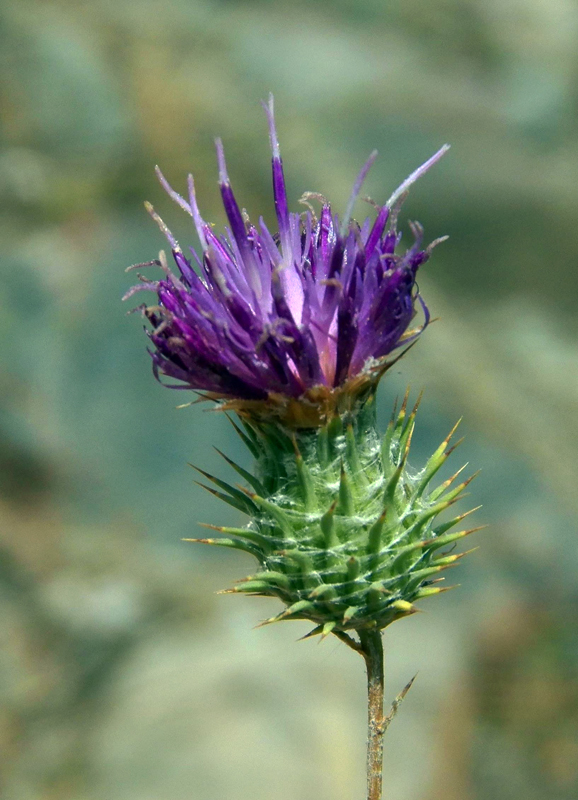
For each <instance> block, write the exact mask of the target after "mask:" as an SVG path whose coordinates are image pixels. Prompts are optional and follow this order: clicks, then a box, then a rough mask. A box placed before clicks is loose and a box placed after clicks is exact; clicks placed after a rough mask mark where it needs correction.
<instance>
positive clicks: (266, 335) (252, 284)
mask: <svg viewBox="0 0 578 800" xmlns="http://www.w3.org/2000/svg"><path fill="white" fill-rule="evenodd" d="M265 110H266V112H267V116H268V122H269V138H270V145H271V150H272V171H273V196H274V202H275V211H276V216H277V223H278V233H271V232H270V231H269V229H268V228H267V226H266V224H265V222H264V221H263V219H262V218H260V219H259V222H258V224H257V225H254V224H253V223H251V222H250V220H249V218H248V215H247V213H246V212H245V211H244V210H241V209H240V208H239V205H238V203H237V200H236V198H235V195H234V193H233V190H232V188H231V182H230V179H229V175H228V172H227V167H226V164H225V156H224V151H223V146H222V144H221V142H220V141H219V140H218V141H217V158H218V164H219V185H220V190H221V196H222V200H223V205H224V208H225V212H226V215H227V218H228V221H229V228H227V229H226V230H225V233H224V234H222V235H218V234H216V233H215V232H214V231H213V228H212V227H211V225H210V224H208V223H207V222H205V220H204V219H203V218H202V216H201V213H200V211H199V208H198V205H197V199H196V195H195V187H194V181H193V177H192V176H191V175H189V179H188V200H185V199H184V198H183V197H182V196H181V195H179V194H178V193H177V192H175V191H174V190H173V189H172V188H171V187H170V186H169V184H168V183H167V181H166V180H165V178H164V176H163V175H162V174H161V172H160V170H158V168H157V174H158V177H159V179H160V181H161V183H162V185H163V186H164V188H165V189H166V191H167V192H168V193H169V195H170V196H171V197H172V198H173V199H174V200H175V201H176V202H177V203H178V204H179V205H180V206H181V207H182V208H183V209H184V210H185V211H186V212H187V213H188V214H189V215H190V216H191V218H192V220H193V222H194V225H195V227H196V231H197V235H198V238H199V241H200V245H201V249H202V253H201V254H198V253H197V252H196V251H195V250H194V249H193V248H190V253H189V254H188V255H185V253H184V252H183V250H182V249H181V247H180V246H179V244H178V242H177V241H176V240H175V238H174V237H173V235H172V234H171V232H170V231H169V229H168V228H167V226H166V225H165V224H164V222H163V221H162V220H161V219H160V217H159V216H158V215H157V214H156V212H155V211H154V210H153V208H152V206H150V205H149V204H147V208H148V210H149V212H150V214H151V215H152V217H153V218H154V219H155V220H156V222H157V223H158V224H159V226H160V228H161V230H162V231H163V232H164V234H165V235H166V237H167V239H168V241H169V244H170V247H171V250H172V256H173V260H174V264H175V265H176V271H174V268H173V269H171V268H170V267H169V264H168V262H167V260H166V257H165V255H164V253H161V254H160V257H159V259H158V260H155V261H152V262H149V264H148V265H150V266H152V265H156V266H158V267H160V268H161V269H162V270H163V271H164V277H163V278H162V279H161V280H149V279H147V278H141V283H140V284H138V285H137V286H135V287H133V289H131V290H130V291H129V292H128V293H127V295H126V297H130V296H132V295H133V294H134V293H135V292H137V291H138V290H143V289H144V290H151V291H153V292H156V294H157V296H158V302H157V303H156V304H155V305H143V306H141V307H140V308H141V309H142V311H143V313H144V315H145V316H146V317H147V318H148V320H149V321H150V322H151V324H152V330H150V331H148V335H149V338H150V340H151V342H152V344H153V351H152V353H151V355H152V359H153V368H154V371H155V374H156V375H157V377H158V376H159V375H160V374H162V375H164V376H167V377H168V378H170V379H176V380H177V381H179V383H176V384H175V383H169V384H167V385H169V386H171V387H173V388H179V389H194V390H202V391H204V392H206V393H207V394H208V395H209V396H211V397H212V398H213V399H218V400H225V401H229V402H232V403H233V405H234V407H235V408H236V410H239V409H241V411H242V412H243V411H245V412H246V411H247V410H248V411H249V413H253V414H257V415H258V414H259V413H262V412H263V411H264V413H265V416H267V415H268V414H271V413H272V412H273V409H277V411H278V412H279V408H282V412H280V413H282V416H283V417H284V421H285V422H289V423H291V422H292V423H293V424H294V425H295V426H297V427H301V426H307V425H313V426H315V425H317V424H319V422H320V417H319V414H318V413H317V412H316V409H317V410H318V409H319V407H323V408H324V409H325V412H324V416H325V418H326V417H327V413H326V412H327V410H328V409H329V410H332V409H334V408H335V406H336V405H339V398H340V397H341V395H342V394H343V393H344V392H345V394H347V395H352V394H354V395H355V394H356V393H360V392H363V391H364V389H365V388H366V387H367V384H369V383H371V382H375V381H376V380H377V379H378V378H379V376H381V374H383V372H384V371H385V369H387V366H388V365H389V364H390V363H391V360H388V358H389V356H390V354H392V353H393V352H394V351H396V350H398V348H400V347H401V346H402V345H408V344H409V343H410V342H412V341H413V340H414V339H415V338H416V337H417V336H418V335H419V333H420V332H421V331H422V330H423V328H425V326H426V325H427V323H428V320H429V314H428V310H427V307H426V305H425V303H424V302H423V300H422V299H421V296H420V294H419V291H418V289H417V285H416V273H417V270H418V268H419V267H420V266H421V265H422V264H423V263H424V262H425V261H426V260H427V259H428V258H429V256H430V253H431V250H432V248H433V246H434V245H435V244H436V243H437V242H438V241H440V240H439V239H438V240H437V241H436V242H434V243H432V244H430V245H429V247H425V248H423V247H422V234H423V232H422V228H421V226H420V225H419V224H418V223H413V224H411V229H412V233H413V236H414V243H413V244H412V246H411V247H410V248H409V249H408V250H406V251H405V252H402V253H400V252H396V250H397V249H398V247H399V244H400V239H401V234H399V233H398V231H397V215H398V212H399V207H400V205H401V203H402V202H403V199H404V198H405V196H406V194H407V190H408V189H409V187H410V186H411V184H412V183H413V182H414V181H415V180H417V178H419V177H420V176H421V175H423V174H424V173H425V172H426V171H427V170H428V169H429V167H430V166H432V165H433V164H434V163H435V162H436V161H437V160H438V159H439V158H440V157H441V156H442V155H443V154H444V152H445V151H446V150H447V146H444V147H442V148H441V150H439V151H438V152H437V153H436V154H435V155H434V156H433V157H432V158H430V159H429V160H428V161H426V162H425V164H423V165H422V166H421V167H419V168H418V169H417V170H416V171H415V172H414V173H413V174H412V175H410V177H409V178H408V179H407V180H405V181H404V182H403V183H402V184H401V186H400V187H399V188H398V189H396V191H395V192H394V193H393V194H392V195H391V197H390V198H389V200H388V201H387V202H386V203H385V205H383V206H379V207H378V208H377V215H376V217H375V219H374V220H371V219H366V220H365V221H364V222H363V223H362V224H358V223H357V222H356V221H354V220H352V219H351V218H350V217H351V214H352V211H353V206H354V203H355V201H356V199H357V197H358V195H359V192H360V190H361V186H362V183H363V180H364V178H365V176H366V174H367V172H368V170H369V168H370V167H371V165H372V164H373V161H374V160H375V157H376V155H377V153H376V152H374V153H372V154H371V156H370V158H369V159H368V161H367V162H366V164H365V165H364V166H363V168H362V170H361V172H360V173H359V176H358V177H357V180H356V182H355V185H354V187H353V191H352V193H351V197H350V199H349V203H348V205H347V208H346V212H345V215H344V217H343V219H342V220H341V221H340V220H339V218H338V215H337V214H336V213H334V212H333V210H332V208H331V205H330V204H329V202H328V201H327V200H326V199H325V198H324V197H322V196H321V195H316V194H312V193H306V195H304V197H303V198H302V200H303V202H304V203H305V205H306V206H307V210H306V211H305V212H303V213H290V212H289V208H288V203H287V194H286V190H285V179H284V174H283V165H282V161H281V155H280V150H279V144H278V140H277V133H276V129H275V121H274V116H273V100H272V98H270V100H269V104H268V105H266V106H265ZM312 201H319V202H320V203H321V209H320V212H319V214H318V216H317V214H316V212H315V210H314V207H313V205H312ZM135 266H144V265H135ZM417 308H420V309H421V310H422V312H423V321H422V324H421V325H420V326H419V327H418V328H414V329H410V324H411V322H412V320H413V318H414V316H415V315H416V310H417ZM296 400H299V401H300V402H297V403H296V402H295V401H296ZM262 401H266V405H265V406H263V405H262ZM322 417H323V415H322Z"/></svg>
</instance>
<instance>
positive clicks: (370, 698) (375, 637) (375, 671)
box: [359, 631, 384, 800]
mask: <svg viewBox="0 0 578 800" xmlns="http://www.w3.org/2000/svg"><path fill="white" fill-rule="evenodd" d="M359 638H360V641H361V647H362V655H363V657H364V659H365V666H366V668H367V800H381V798H382V781H383V734H384V716H383V688H384V668H383V643H382V641H381V631H372V632H361V631H360V633H359Z"/></svg>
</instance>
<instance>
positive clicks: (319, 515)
mask: <svg viewBox="0 0 578 800" xmlns="http://www.w3.org/2000/svg"><path fill="white" fill-rule="evenodd" d="M407 400H408V397H407V395H406V397H405V400H404V402H403V404H402V407H401V410H400V413H399V414H398V415H397V416H396V415H395V412H394V416H393V417H392V420H391V422H390V424H389V427H388V429H387V432H386V434H385V437H384V438H383V439H380V437H379V435H378V433H377V430H376V425H375V394H374V392H372V393H371V394H370V395H369V396H368V397H367V398H366V399H365V402H364V403H363V404H362V405H360V406H358V407H357V408H356V409H355V410H354V412H353V413H345V414H341V415H335V416H334V417H333V419H332V421H331V422H330V423H328V424H327V425H324V426H321V427H319V428H317V429H313V430H309V431H299V432H295V433H288V432H287V430H286V429H283V428H282V427H281V426H279V425H276V424H274V423H271V424H269V425H268V426H267V425H263V424H262V423H261V424H255V423H254V422H247V421H245V422H244V430H240V429H239V433H240V434H241V435H242V437H243V438H244V440H245V442H246V444H247V445H248V446H249V447H250V449H251V451H252V453H253V455H254V456H255V460H256V470H255V472H254V474H250V473H248V472H246V471H245V470H244V469H242V468H241V467H240V466H239V465H237V464H235V463H234V462H232V461H230V459H227V461H228V462H229V464H230V465H231V466H233V468H234V469H236V470H237V472H239V473H240V474H241V475H242V476H243V478H244V479H245V480H246V481H247V482H248V483H249V485H250V486H251V489H250V490H248V491H247V490H243V489H242V488H237V487H235V486H232V485H230V484H228V483H226V482H224V481H222V480H220V479H219V478H215V477H214V476H212V475H209V474H208V473H206V472H204V471H202V470H201V472H202V474H203V475H204V477H205V478H206V479H208V480H210V481H212V482H213V483H214V484H215V485H216V486H217V487H218V489H212V488H210V487H207V486H205V488H208V489H209V491H211V492H212V493H213V494H215V495H217V496H218V497H220V498H221V499H223V500H225V501H226V502H228V503H229V504H231V505H232V506H233V507H235V508H237V509H239V510H240V511H243V512H244V513H245V514H247V515H248V516H249V517H250V523H249V525H248V526H247V527H246V528H219V527H216V528H215V526H212V525H209V526H208V527H210V528H215V529H216V530H218V531H219V532H220V533H222V534H225V536H226V538H217V539H197V540H191V541H199V542H203V543H207V544H212V545H217V546H222V547H232V548H235V549H239V550H245V551H246V552H248V553H251V554H252V555H254V556H255V557H256V558H257V560H258V562H259V565H260V566H259V570H258V572H257V573H256V574H254V575H252V576H251V577H249V578H247V579H245V580H244V581H241V582H240V583H238V584H237V585H236V586H235V587H234V588H233V589H230V590H227V591H228V592H232V593H237V594H241V593H242V594H250V595H263V596H266V597H276V598H278V599H280V600H281V601H283V603H285V605H286V608H285V610H283V611H281V612H280V613H279V614H278V615H277V616H275V617H272V618H271V619H268V620H266V622H276V621H279V620H284V619H305V620H309V621H310V622H312V623H314V625H315V627H314V629H313V631H312V632H311V633H312V634H317V633H322V634H327V633H330V632H332V633H334V634H336V635H338V636H343V635H345V634H346V632H347V631H351V630H355V631H358V632H359V631H367V630H376V629H377V630H380V629H382V628H385V627H386V626H387V625H389V624H390V623H392V622H394V621H395V620H397V619H399V618H401V617H405V616H408V615H410V614H413V613H414V612H415V611H416V610H417V608H416V606H415V602H416V601H417V600H420V599H422V598H425V597H429V596H432V595H436V594H439V593H440V592H443V591H445V589H444V587H442V586H439V585H438V584H439V582H440V580H443V578H441V576H440V573H441V572H442V571H443V570H444V569H447V568H448V567H450V566H452V565H454V564H455V563H456V562H457V561H458V559H459V558H461V554H460V555H456V554H453V553H451V552H449V551H444V548H446V547H447V546H449V545H451V544H453V543H454V542H456V541H457V540H459V539H461V538H462V537H464V536H466V535H467V534H468V533H472V532H473V530H475V529H472V530H461V531H457V532H452V531H451V528H452V527H453V526H454V525H456V524H457V523H459V522H460V521H461V520H462V519H463V518H464V517H466V516H467V514H468V513H471V512H466V513H465V514H460V515H457V516H454V517H450V518H449V519H448V518H447V516H446V517H445V518H444V517H443V516H442V517H441V518H440V515H443V512H445V511H446V510H447V509H449V508H450V507H451V506H452V505H453V504H454V503H455V502H456V500H458V498H459V497H460V496H461V495H462V493H463V490H464V489H465V487H466V486H467V485H468V483H469V482H470V480H471V478H470V479H468V480H465V481H463V482H462V483H460V484H458V485H457V486H454V485H453V484H454V481H455V479H456V478H457V476H458V475H459V474H460V473H461V471H462V470H458V472H456V474H455V475H454V476H453V477H451V478H449V479H448V480H446V481H445V482H444V483H442V484H441V485H440V486H437V487H434V486H432V485H431V483H432V479H433V478H434V476H435V475H436V473H437V472H438V470H439V469H440V468H441V467H442V465H443V464H444V463H445V461H446V459H447V458H448V456H449V455H450V452H451V451H452V450H453V447H448V443H449V440H450V437H451V436H452V434H453V431H452V432H451V433H450V435H449V436H448V437H447V438H446V439H445V440H444V441H443V442H442V444H441V445H440V447H439V448H438V449H437V450H436V452H435V453H434V454H433V455H432V456H431V458H430V459H429V461H428V462H427V463H426V465H425V467H424V468H423V469H421V470H419V471H416V470H413V469H411V468H410V467H409V466H408V464H407V457H408V453H409V448H410V443H411V438H412V434H413V430H414V425H415V415H416V410H417V404H416V406H415V407H414V409H413V410H412V411H411V412H408V408H407ZM418 402H419V401H418Z"/></svg>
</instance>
